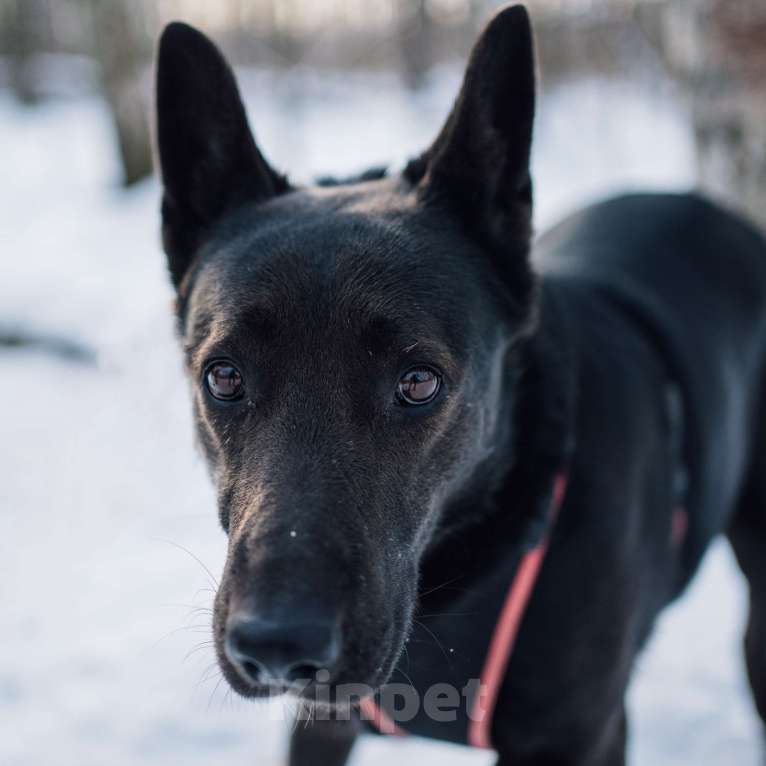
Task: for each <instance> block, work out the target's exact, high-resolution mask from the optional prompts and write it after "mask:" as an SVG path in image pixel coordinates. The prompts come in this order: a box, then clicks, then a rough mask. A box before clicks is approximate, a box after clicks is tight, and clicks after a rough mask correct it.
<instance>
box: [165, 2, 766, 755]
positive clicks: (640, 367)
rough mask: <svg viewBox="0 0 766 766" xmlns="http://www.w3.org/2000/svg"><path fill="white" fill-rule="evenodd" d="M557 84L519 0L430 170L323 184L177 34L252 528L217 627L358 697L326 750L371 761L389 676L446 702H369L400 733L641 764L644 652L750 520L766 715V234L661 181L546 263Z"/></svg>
mask: <svg viewBox="0 0 766 766" xmlns="http://www.w3.org/2000/svg"><path fill="white" fill-rule="evenodd" d="M534 91H535V76H534V57H533V48H532V35H531V31H530V27H529V21H528V18H527V15H526V13H525V11H524V10H523V9H522V8H521V7H514V8H510V9H507V10H505V11H503V12H501V13H500V14H499V15H498V16H497V17H496V18H495V19H494V20H493V21H492V22H491V23H490V25H489V27H488V28H487V30H486V31H485V32H484V34H483V35H482V37H481V39H480V40H479V42H478V44H477V45H476V48H475V50H474V52H473V54H472V56H471V60H470V63H469V65H468V69H467V72H466V75H465V81H464V84H463V87H462V90H461V92H460V95H459V97H458V99H457V102H456V104H455V107H454V109H453V111H452V113H451V114H450V116H449V118H448V120H447V122H446V124H445V126H444V128H443V130H442V131H441V133H440V134H439V136H438V138H437V139H436V140H435V142H434V143H433V145H432V146H431V147H430V148H429V149H428V150H427V151H426V152H425V153H424V154H423V155H422V156H421V157H419V158H417V159H415V160H413V161H412V162H410V163H409V165H408V166H407V167H406V169H405V170H404V172H403V173H401V174H397V175H392V176H386V175H385V174H383V173H379V174H376V173H369V174H366V175H365V176H364V177H362V178H360V179H356V180H353V179H352V180H350V181H346V182H343V183H340V182H337V183H335V184H330V185H325V186H320V187H315V188H295V187H293V186H291V185H290V183H289V182H288V181H287V180H286V178H285V177H284V176H282V175H280V174H279V173H277V172H275V171H274V170H273V169H272V168H271V167H270V166H269V164H268V163H267V162H266V160H265V159H264V157H263V155H262V154H261V153H260V152H259V150H258V148H257V147H256V145H255V143H254V141H253V138H252V135H251V133H250V130H249V128H248V125H247V121H246V118H245V112H244V109H243V106H242V103H241V101H240V97H239V95H238V92H237V87H236V84H235V81H234V77H233V75H232V72H231V70H230V69H229V67H228V66H227V64H226V63H225V61H224V59H223V58H222V56H221V55H220V53H219V52H218V51H217V49H216V48H215V47H214V46H213V45H212V44H211V43H210V42H209V41H208V40H207V39H206V38H205V37H204V36H202V35H201V34H200V33H198V32H196V31H195V30H193V29H191V28H189V27H187V26H185V25H182V24H172V25H170V26H169V27H168V28H167V30H166V31H165V33H164V35H163V38H162V42H161V46H160V52H159V70H158V76H157V97H158V123H159V124H158V139H159V152H160V159H161V166H162V178H163V182H164V197H163V203H162V215H163V236H164V245H165V250H166V252H167V255H168V260H169V266H170V273H171V276H172V279H173V283H174V285H175V287H176V289H177V294H178V317H179V325H180V333H181V337H182V339H183V343H184V348H185V352H186V359H187V364H188V370H189V375H190V378H191V381H192V390H193V398H194V408H195V411H196V417H197V427H198V431H199V438H200V441H201V443H202V446H203V448H204V450H205V453H206V455H207V458H208V460H209V463H210V466H211V470H212V474H213V477H214V479H215V482H216V485H217V487H218V492H219V513H220V518H221V523H222V524H223V527H224V529H225V530H226V532H227V533H228V535H229V554H228V560H227V563H226V568H225V571H224V574H223V578H222V582H221V587H220V589H219V592H218V594H217V597H216V603H215V624H214V634H215V643H216V647H217V652H218V657H219V661H220V665H221V667H222V669H223V672H224V674H225V676H226V678H227V679H228V681H229V683H230V684H231V686H232V687H233V688H234V689H235V690H236V691H238V692H239V693H241V694H243V695H246V696H262V695H264V694H269V693H274V692H280V691H285V690H291V691H293V692H294V693H297V694H300V695H301V696H303V697H304V698H305V699H307V700H312V701H318V702H320V703H321V702H322V701H324V702H325V703H328V704H326V705H325V704H320V705H319V707H318V710H325V711H329V712H328V713H327V715H324V716H321V715H318V714H317V717H318V718H324V719H327V720H323V721H315V722H313V723H312V725H308V726H304V725H301V726H298V727H296V733H295V735H294V740H293V745H292V752H291V759H292V761H291V762H292V763H293V764H294V765H295V766H306V764H313V763H318V764H322V765H323V766H339V765H340V764H341V763H343V762H344V760H345V758H346V756H347V754H348V751H349V750H350V747H351V744H352V742H353V739H354V736H355V733H356V731H357V729H358V728H359V720H358V715H357V713H356V712H354V716H353V718H352V720H348V721H346V720H342V719H343V718H344V717H347V716H344V715H341V713H348V712H349V710H351V709H352V707H353V710H354V711H356V710H357V708H358V706H356V705H353V706H351V704H350V703H348V702H347V700H346V698H345V697H343V695H342V694H341V689H343V688H344V687H345V686H346V685H347V684H362V685H364V686H362V687H361V688H362V689H367V688H369V689H370V690H372V689H375V690H379V689H381V688H382V687H384V684H386V682H387V681H388V680H389V679H395V680H401V681H404V680H405V679H406V681H407V682H408V683H409V681H410V680H411V681H412V684H413V687H414V690H416V692H417V694H418V699H419V700H420V702H421V704H420V706H419V707H418V706H417V705H416V706H415V707H412V706H409V703H407V704H408V706H409V707H410V708H411V709H409V710H408V711H407V715H406V716H405V715H403V714H402V711H401V710H396V709H394V707H392V705H391V701H390V700H388V701H387V700H386V699H384V698H383V697H379V698H377V703H376V704H373V703H372V702H371V701H370V699H369V698H366V699H365V701H364V702H363V703H362V709H363V710H368V711H370V712H371V713H373V714H375V716H377V718H376V723H377V724H378V725H379V726H383V727H384V728H386V726H387V725H388V724H389V723H390V721H389V719H392V718H395V719H396V721H395V723H396V724H397V727H398V729H404V730H406V731H408V732H410V733H414V734H423V735H427V736H433V737H439V738H444V739H449V740H453V741H459V742H467V741H468V742H472V743H474V744H480V745H491V746H492V747H494V748H495V749H496V750H497V751H498V753H499V763H501V764H514V766H522V765H523V764H577V765H578V766H585V765H586V764H588V765H593V766H602V765H606V764H609V765H613V764H621V763H624V757H625V756H624V748H625V737H626V722H625V713H624V703H623V697H624V694H625V689H626V686H627V684H628V680H629V678H630V673H631V668H632V666H633V662H634V659H635V657H636V654H637V652H638V651H639V650H640V649H641V647H642V645H643V644H644V642H645V641H646V638H647V636H648V635H649V633H650V630H651V627H652V623H653V622H654V620H655V618H656V616H657V614H658V612H659V611H660V610H661V609H662V608H663V607H664V606H665V605H666V604H668V602H669V601H671V600H672V599H673V598H674V597H675V596H676V595H678V594H679V593H680V592H681V590H682V589H683V588H684V586H685V585H686V583H687V582H688V581H689V579H690V578H691V576H692V574H693V572H694V571H695V569H696V567H697V565H698V563H699V561H700V559H701V557H702V555H703V553H704V552H705V549H706V547H707V546H708V544H709V543H710V541H711V540H712V539H713V538H714V537H715V536H716V535H717V534H719V533H722V532H727V533H728V534H729V537H730V539H731V541H732V543H733V545H734V549H735V551H736V553H737V556H738V558H739V561H740V564H741V565H742V569H743V570H744V572H745V574H746V575H747V577H748V579H749V581H750V588H751V590H750V593H751V612H750V622H749V626H748V631H747V640H746V648H747V661H748V669H749V673H750V680H751V682H752V687H753V691H754V694H755V699H756V703H757V705H758V708H759V711H760V713H761V715H762V716H766V449H764V447H765V446H766V431H764V427H765V426H766V412H764V410H763V395H764V393H766V381H765V380H764V377H763V375H764V369H763V362H764V360H765V359H766V244H765V243H764V240H763V239H762V238H761V237H760V236H759V234H758V233H756V232H755V231H754V230H753V229H751V228H750V227H749V226H748V225H746V224H745V223H743V222H742V221H740V220H738V219H736V218H734V217H732V216H731V215H729V214H727V213H724V212H722V211H721V210H719V209H717V208H716V207H714V206H712V205H711V204H709V203H707V202H705V201H703V200H701V199H699V198H697V197H694V196H670V195H656V196H655V195H644V196H630V197H624V198H621V199H617V200H613V201H611V202H606V203H604V204H601V205H598V206H596V207H594V208H591V209H589V210H587V211H585V212H584V213H582V214H580V215H578V216H575V217H574V218H573V219H571V220H569V221H567V222H565V223H564V224H562V225H561V226H559V227H558V228H557V229H556V230H555V231H553V232H552V233H550V234H549V235H548V236H547V237H545V238H543V240H542V241H541V242H540V243H539V246H538V247H537V248H536V252H535V257H534V258H531V256H530V220H531V211H532V185H531V181H530V176H529V154H530V143H531V139H532V125H533V114H534ZM532 260H534V261H535V263H536V269H535V271H533V269H532V267H531V261H532ZM536 274H537V276H536ZM565 483H566V494H565V497H564V498H563V503H562V502H561V500H562V493H563V490H564V485H565ZM682 507H683V508H684V509H685V510H683V511H682V510H680V508H682ZM546 544H548V555H547V557H546V559H545V561H544V564H543V566H542V568H541V569H540V570H539V572H540V575H539V579H537V582H536V583H535V582H534V581H535V579H536V574H537V571H538V568H539V567H540V564H541V563H543V562H542V557H543V553H544V552H545V546H546ZM519 572H520V573H521V574H519ZM533 586H534V592H533V595H532V597H531V600H530V601H529V605H528V609H526V613H525V614H524V618H523V624H522V627H521V630H520V631H518V634H517V628H518V625H519V622H520V619H521V613H522V612H523V611H524V609H523V607H524V601H525V599H526V598H527V597H528V596H529V594H530V592H531V591H532V587H533ZM509 588H510V589H511V592H510V595H508V596H506V594H507V593H508V591H509ZM514 639H515V643H514ZM511 648H512V649H513V652H512V654H511V655H510V658H509V657H508V653H509V652H510V650H511ZM488 658H489V659H488ZM506 663H507V664H506ZM303 679H306V683H303ZM477 679H478V680H480V685H479V686H471V682H472V681H473V680H477ZM500 682H502V683H500ZM437 683H438V684H440V685H439V686H437V687H434V684H437ZM445 684H446V685H445ZM434 688H436V689H437V693H436V703H437V704H436V708H437V710H436V713H434V712H433V710H430V711H429V710H428V709H427V708H428V704H426V703H428V699H429V694H430V693H431V691H433V689H434ZM450 690H452V691H450ZM362 694H364V692H362ZM322 695H326V696H325V697H322ZM456 695H458V697H457V698H456ZM430 701H431V703H434V696H433V695H432V696H431V699H430ZM394 704H395V705H399V707H401V705H400V704H399V703H397V702H396V699H394ZM431 708H434V704H431ZM444 709H446V710H447V712H446V713H444ZM443 713H444V714H443ZM482 716H483V717H482Z"/></svg>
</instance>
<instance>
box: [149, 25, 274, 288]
mask: <svg viewBox="0 0 766 766" xmlns="http://www.w3.org/2000/svg"><path fill="white" fill-rule="evenodd" d="M157 144H158V151H159V159H160V167H161V170H162V183H163V197H162V238H163V244H164V247H165V252H166V253H167V256H168V266H169V268H170V275H171V277H172V280H173V284H174V285H175V286H176V288H178V287H179V286H180V284H181V282H182V280H183V277H184V275H185V274H186V272H187V270H188V267H189V265H190V263H191V261H192V260H193V258H194V255H195V253H196V251H197V249H198V248H199V246H200V244H201V243H202V241H203V240H204V237H205V234H206V232H207V231H208V230H209V228H210V226H211V225H212V224H213V223H215V222H216V221H217V220H218V219H220V218H221V216H222V215H224V214H225V213H227V212H229V211H230V210H233V209H234V208H235V207H237V206H239V205H242V204H243V203H246V202H258V201H261V200H265V199H268V198H270V197H273V196H274V195H276V194H280V193H282V192H284V191H286V190H287V189H288V184H287V181H286V179H285V178H284V176H281V175H279V174H278V173H276V172H275V171H274V170H273V169H272V168H271V167H270V165H269V164H268V162H266V160H265V159H264V157H263V155H262V154H261V152H260V151H259V150H258V147H257V146H256V144H255V140H254V139H253V135H252V133H251V131H250V127H249V126H248V123H247V117H246V115H245V107H244V106H243V104H242V99H241V98H240V95H239V91H238V89H237V84H236V81H235V79H234V73H233V72H232V71H231V68H230V67H229V65H228V64H227V63H226V60H225V59H224V57H223V56H222V55H221V52H220V51H219V50H218V48H216V46H215V45H213V43H212V42H211V41H210V40H209V39H208V38H207V37H205V35H203V34H202V33H201V32H198V31H197V30H196V29H194V28H193V27H190V26H189V25H188V24H183V23H181V22H173V23H172V24H169V25H168V26H167V27H166V28H165V31H164V32H163V33H162V37H161V38H160V44H159V52H158V56H157Z"/></svg>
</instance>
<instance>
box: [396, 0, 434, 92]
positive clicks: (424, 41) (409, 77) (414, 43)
mask: <svg viewBox="0 0 766 766" xmlns="http://www.w3.org/2000/svg"><path fill="white" fill-rule="evenodd" d="M397 15H398V29H397V34H398V39H399V45H400V50H401V56H402V69H403V73H404V81H405V83H406V84H407V86H408V87H410V88H419V87H420V86H421V85H422V84H423V81H424V79H425V76H426V73H427V72H428V69H429V68H430V66H431V64H432V63H433V61H432V59H433V33H434V29H433V27H434V23H433V19H432V17H431V14H430V13H429V10H428V2H427V0H399V4H398V7H397Z"/></svg>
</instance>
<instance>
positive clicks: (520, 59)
mask: <svg viewBox="0 0 766 766" xmlns="http://www.w3.org/2000/svg"><path fill="white" fill-rule="evenodd" d="M534 111H535V57H534V45H533V38H532V28H531V25H530V21H529V17H528V15H527V12H526V10H525V9H524V7H523V6H520V5H517V6H513V7H510V8H506V9H504V10H502V11H500V13H498V14H497V16H495V17H494V19H492V21H490V23H489V25H488V26H487V28H486V29H485V30H484V32H483V34H482V35H481V37H480V38H479V40H478V42H477V43H476V45H475V47H474V49H473V52H472V53H471V57H470V60H469V63H468V67H467V69H466V73H465V78H464V80H463V86H462V88H461V91H460V94H459V96H458V98H457V101H456V102H455V105H454V107H453V109H452V112H451V113H450V116H449V117H448V119H447V122H446V124H445V125H444V127H443V128H442V131H441V133H440V134H439V136H438V137H437V139H436V141H435V142H434V143H433V145H432V146H431V147H430V148H429V149H428V150H427V151H426V152H425V153H424V154H423V155H422V156H421V157H419V158H418V159H416V160H413V161H412V162H410V164H409V165H408V166H407V169H406V170H405V173H404V174H405V178H406V179H407V180H408V181H409V182H410V183H411V184H413V185H414V186H415V188H416V191H417V194H418V196H419V197H420V199H421V200H422V201H423V203H424V204H428V205H435V206H441V207H442V208H444V209H445V210H448V211H450V212H452V213H453V214H454V215H456V216H458V217H459V218H460V219H461V220H462V221H463V222H464V223H465V225H466V226H467V228H468V230H469V232H470V233H471V234H472V235H473V236H475V237H477V238H478V239H480V240H481V241H482V243H483V244H484V245H486V246H488V247H490V248H491V249H492V250H493V251H496V252H498V253H500V254H502V256H503V257H504V258H505V259H506V260H507V259H508V258H518V257H522V258H523V259H524V260H525V256H526V253H527V251H528V246H529V239H530V235H531V217H532V181H531V178H530V172H529V160H530V149H531V144H532V126H533V122H534ZM519 250H521V251H523V253H519V252H518V251H519Z"/></svg>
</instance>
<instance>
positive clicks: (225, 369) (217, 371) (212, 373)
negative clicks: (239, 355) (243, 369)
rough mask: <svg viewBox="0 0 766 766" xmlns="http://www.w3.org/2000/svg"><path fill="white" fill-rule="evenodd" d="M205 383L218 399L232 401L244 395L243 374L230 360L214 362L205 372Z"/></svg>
mask: <svg viewBox="0 0 766 766" xmlns="http://www.w3.org/2000/svg"><path fill="white" fill-rule="evenodd" d="M205 385H206V386H207V390H208V391H210V393H211V395H212V396H214V397H215V398H216V399H222V400H223V401H231V400H233V399H239V397H240V396H242V391H243V386H242V375H241V374H240V372H239V370H238V369H237V368H236V367H235V366H234V365H233V364H230V363H229V362H213V364H211V365H210V367H208V368H207V372H205Z"/></svg>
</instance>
